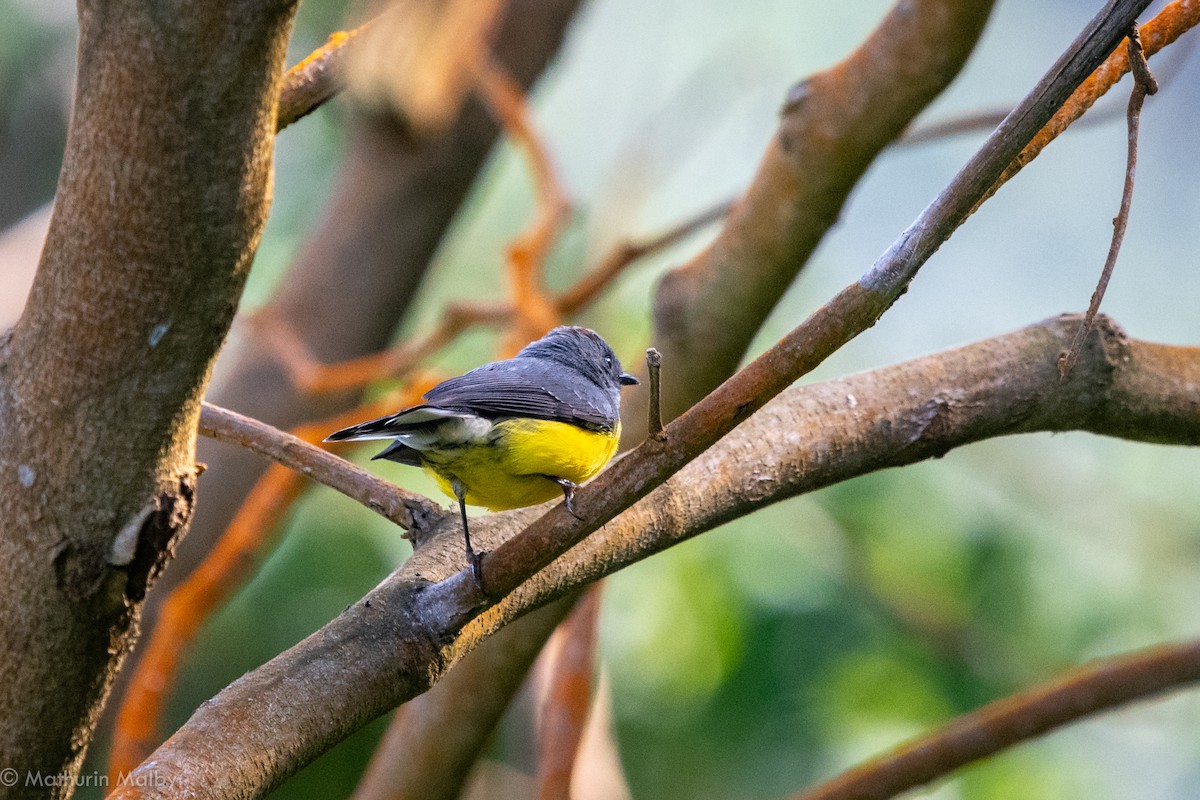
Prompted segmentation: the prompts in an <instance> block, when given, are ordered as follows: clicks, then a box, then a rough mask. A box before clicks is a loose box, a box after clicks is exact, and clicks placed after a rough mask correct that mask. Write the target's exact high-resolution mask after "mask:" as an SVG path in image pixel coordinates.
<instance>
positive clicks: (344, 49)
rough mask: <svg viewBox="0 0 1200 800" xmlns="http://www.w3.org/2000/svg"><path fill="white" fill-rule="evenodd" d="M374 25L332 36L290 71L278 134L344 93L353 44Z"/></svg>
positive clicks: (278, 116)
mask: <svg viewBox="0 0 1200 800" xmlns="http://www.w3.org/2000/svg"><path fill="white" fill-rule="evenodd" d="M374 23H375V20H371V21H370V22H367V23H365V24H364V25H361V26H359V27H357V28H355V29H354V30H352V31H336V32H334V33H331V34H330V35H329V39H328V40H327V41H326V42H325V44H323V45H321V46H320V47H319V48H317V49H316V50H314V51H313V52H312V53H310V54H309V55H308V56H306V57H305V58H304V60H302V61H301V62H300V63H299V64H297V65H296V66H294V67H292V68H291V69H289V70H288V71H287V74H286V75H284V76H283V88H282V89H281V90H280V93H279V111H278V112H277V114H276V120H275V130H276V131H281V130H283V129H284V128H286V127H287V126H288V125H291V124H292V123H293V122H295V121H296V120H298V119H300V118H301V117H304V116H307V115H308V114H311V113H312V112H313V111H315V110H317V108H319V107H320V106H321V105H322V104H323V103H325V102H326V101H327V100H329V99H330V98H331V97H333V96H334V95H336V94H337V93H338V92H340V91H341V90H342V86H343V85H344V84H345V77H344V75H343V74H342V70H343V68H344V65H345V63H346V57H347V55H348V54H349V52H350V50H349V45H350V43H351V42H352V41H354V39H355V38H356V37H358V36H359V35H361V34H362V33H363V32H364V31H366V30H367V29H368V28H370V27H371V26H372V25H373V24H374Z"/></svg>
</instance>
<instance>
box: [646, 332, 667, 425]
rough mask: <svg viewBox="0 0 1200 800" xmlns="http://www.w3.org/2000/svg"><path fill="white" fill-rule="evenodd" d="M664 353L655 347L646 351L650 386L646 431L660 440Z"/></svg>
mask: <svg viewBox="0 0 1200 800" xmlns="http://www.w3.org/2000/svg"><path fill="white" fill-rule="evenodd" d="M661 370H662V353H660V352H658V350H656V349H654V348H653V347H651V348H648V349H647V350H646V375H647V378H648V382H649V384H650V416H649V418H648V420H647V426H646V430H647V431H648V432H649V435H651V436H653V437H655V438H658V437H659V436H661V435H662V429H663V422H662V386H661V381H660V380H659V379H660V378H661V377H662V376H661V375H660V372H661Z"/></svg>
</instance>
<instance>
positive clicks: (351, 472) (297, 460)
mask: <svg viewBox="0 0 1200 800" xmlns="http://www.w3.org/2000/svg"><path fill="white" fill-rule="evenodd" d="M200 432H201V433H202V434H204V435H205V436H210V437H212V438H213V439H218V440H220V441H223V442H232V443H233V444H240V445H242V446H243V447H245V448H247V449H249V450H253V451H254V452H255V453H258V454H260V455H264V456H267V457H268V458H271V459H274V460H275V461H278V462H279V463H280V464H283V465H284V466H286V467H288V468H289V469H292V470H295V471H296V472H300V473H302V474H304V475H307V476H308V477H310V478H312V479H313V480H315V481H319V482H320V483H323V484H325V485H326V486H329V487H331V488H333V489H337V490H338V491H339V492H341V493H342V494H344V495H346V496H347V497H349V498H351V499H352V500H357V501H358V502H359V503H362V504H363V505H364V506H366V507H367V508H369V509H371V510H372V511H375V512H376V513H378V514H381V515H382V516H384V517H385V518H387V519H388V520H390V521H391V522H394V523H396V524H397V525H399V526H400V527H401V528H404V529H405V530H410V529H411V528H413V527H414V526H415V525H416V524H417V522H418V520H419V519H423V518H438V517H441V516H442V515H443V514H444V513H445V512H444V511H443V510H442V508H441V507H440V506H438V505H437V504H436V503H434V502H432V501H431V500H429V499H428V498H425V497H422V496H421V495H419V494H416V493H414V492H409V491H406V490H404V489H401V488H400V487H398V486H393V485H392V484H390V483H388V482H387V481H384V480H381V479H379V478H377V477H375V476H374V475H372V474H371V473H369V472H367V471H366V470H363V469H360V468H359V467H356V466H355V465H353V464H351V463H350V462H348V461H346V460H345V459H342V458H338V457H337V456H335V455H332V454H331V453H327V452H325V451H324V450H322V449H321V448H319V447H316V446H314V445H311V444H309V443H308V442H306V441H304V440H303V439H300V438H298V437H296V436H293V435H292V434H290V433H286V432H284V431H281V430H279V429H277V428H273V427H271V426H270V425H267V424H266V423H265V422H259V421H258V420H254V419H250V418H249V417H243V416H242V415H241V414H238V413H236V412H234V411H230V410H228V409H225V408H221V407H219V406H214V405H212V404H211V403H204V406H203V408H202V410H201V411H200Z"/></svg>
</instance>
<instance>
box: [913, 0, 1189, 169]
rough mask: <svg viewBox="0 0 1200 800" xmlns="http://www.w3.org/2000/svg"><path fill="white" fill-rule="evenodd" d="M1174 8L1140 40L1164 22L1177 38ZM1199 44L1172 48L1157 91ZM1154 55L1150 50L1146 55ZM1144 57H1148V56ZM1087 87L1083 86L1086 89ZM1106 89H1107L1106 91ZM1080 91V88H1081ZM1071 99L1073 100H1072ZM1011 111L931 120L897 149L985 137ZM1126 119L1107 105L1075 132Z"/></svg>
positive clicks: (1120, 109)
mask: <svg viewBox="0 0 1200 800" xmlns="http://www.w3.org/2000/svg"><path fill="white" fill-rule="evenodd" d="M1189 2H1190V3H1191V5H1193V6H1194V5H1195V3H1194V0H1189ZM1176 10H1177V9H1175V8H1174V7H1171V8H1168V9H1166V11H1165V12H1164V14H1160V15H1159V16H1157V17H1155V18H1154V19H1153V20H1151V21H1150V22H1148V23H1146V25H1145V27H1144V28H1143V31H1145V33H1143V34H1142V36H1143V37H1146V36H1150V35H1151V34H1152V33H1153V34H1155V35H1157V34H1158V33H1160V32H1164V31H1166V30H1167V24H1166V23H1167V22H1168V21H1170V22H1171V26H1170V27H1171V28H1172V29H1173V36H1178V35H1179V33H1181V32H1182V30H1180V28H1181V23H1184V22H1186V20H1185V19H1179V18H1176V19H1172V15H1171V12H1173V11H1176ZM1165 38H1166V36H1160V37H1159V46H1161V45H1162V40H1163V39H1165ZM1198 41H1200V40H1198V39H1196V38H1194V37H1193V38H1190V39H1188V40H1186V42H1183V43H1180V44H1179V45H1177V46H1175V47H1172V48H1171V51H1170V59H1169V60H1168V61H1166V62H1164V63H1161V64H1159V66H1158V71H1157V75H1156V78H1157V80H1158V85H1159V87H1160V88H1166V86H1167V85H1168V84H1170V83H1171V82H1172V81H1173V80H1175V78H1177V77H1179V74H1180V72H1182V71H1183V68H1184V67H1185V66H1186V65H1187V64H1188V62H1189V60H1190V58H1191V55H1192V53H1193V52H1195V50H1196V43H1197V42H1198ZM1152 52H1154V51H1153V50H1151V51H1149V53H1152ZM1149 53H1147V55H1149ZM1087 85H1088V84H1085V86H1087ZM1092 86H1093V88H1097V89H1099V88H1100V87H1099V86H1097V85H1096V84H1092ZM1106 88H1107V87H1106ZM1080 89H1081V91H1082V89H1083V87H1080ZM1073 99H1074V98H1073ZM1010 111H1012V108H1011V107H1005V108H996V109H992V110H987V111H973V112H968V113H966V114H963V115H961V116H955V117H948V118H945V119H939V120H932V121H930V122H927V123H923V124H921V125H916V126H913V127H912V128H910V129H909V130H907V131H905V133H904V135H903V136H901V137H900V138H899V139H897V140H896V143H895V146H896V147H915V146H919V145H924V144H930V143H932V142H938V141H942V140H944V139H947V138H950V137H953V136H958V135H961V134H967V133H987V132H988V131H990V130H991V129H992V128H995V127H996V126H997V125H999V124H1000V123H1001V122H1003V121H1004V118H1005V117H1006V116H1008V114H1009V112H1010ZM1124 116H1126V106H1125V105H1124V104H1122V103H1119V102H1118V103H1109V104H1107V105H1105V106H1104V107H1103V108H1092V109H1091V110H1090V111H1089V112H1088V114H1087V116H1084V117H1081V118H1080V119H1079V120H1077V121H1076V123H1075V125H1074V128H1075V129H1076V130H1079V129H1080V128H1092V127H1095V126H1098V125H1104V124H1107V123H1109V122H1111V121H1113V120H1115V119H1117V118H1119V117H1124Z"/></svg>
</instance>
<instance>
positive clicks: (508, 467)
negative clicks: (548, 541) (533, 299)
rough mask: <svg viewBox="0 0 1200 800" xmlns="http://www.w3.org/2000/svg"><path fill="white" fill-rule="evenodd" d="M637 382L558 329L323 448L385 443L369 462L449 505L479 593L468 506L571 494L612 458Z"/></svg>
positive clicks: (595, 338)
mask: <svg viewBox="0 0 1200 800" xmlns="http://www.w3.org/2000/svg"><path fill="white" fill-rule="evenodd" d="M637 382H638V380H637V378H635V377H634V376H632V375H630V374H629V373H627V372H623V371H622V369H621V362H620V361H618V360H617V356H616V354H614V353H613V350H612V348H611V347H609V345H608V343H607V342H605V341H604V339H603V338H601V337H600V335H599V334H598V333H596V332H595V331H593V330H591V329H589V328H583V327H579V326H569V325H561V326H559V327H556V328H554V329H553V330H551V331H550V332H549V333H547V334H546V335H545V336H543V337H542V338H541V339H538V340H537V341H535V342H531V343H530V344H528V345H526V346H525V347H524V348H522V349H521V351H520V352H518V353H517V355H516V356H514V357H513V358H510V359H505V360H503V361H493V362H492V363H490V364H484V365H483V366H481V367H476V368H475V369H473V370H471V371H470V372H467V373H464V374H463V375H459V376H458V377H455V378H450V379H448V380H445V381H442V382H441V383H439V384H438V385H437V386H434V387H433V388H432V389H430V390H429V391H428V392H426V393H425V394H424V395H423V396H422V399H423V400H424V401H425V402H423V403H421V404H420V405H415V406H412V407H409V408H404V409H401V410H400V411H397V412H396V413H394V414H389V415H387V416H384V417H379V418H378V419H373V420H368V421H367V422H361V423H359V424H357V425H351V426H350V427H348V428H343V429H342V430H339V431H336V432H334V433H331V434H330V435H329V436H328V437H326V439H325V441H327V442H345V441H360V440H368V439H381V440H382V439H392V440H393V441H392V443H391V444H389V445H388V446H387V447H385V448H384V449H383V450H382V451H380V452H379V453H377V454H376V455H375V456H373V457H372V459H371V460H373V461H374V460H377V459H386V460H388V461H394V462H396V463H399V464H408V465H411V466H415V467H422V468H424V470H425V471H426V472H427V473H429V475H430V476H432V477H433V479H434V481H435V482H436V483H437V485H438V487H439V488H440V489H441V490H442V492H444V493H445V494H446V495H447V496H448V497H452V498H454V499H455V500H457V501H458V509H459V514H460V515H461V517H462V525H463V539H464V541H465V543H466V552H467V562H468V563H469V564H470V567H471V570H472V574H473V576H474V578H475V581H476V583H477V584H479V585H480V586H482V568H481V554H480V553H478V552H476V551H475V550H474V549H473V548H472V546H471V531H470V525H469V523H468V522H467V506H468V505H475V506H483V507H484V508H487V509H488V510H489V511H502V510H506V509H512V508H523V507H525V506H531V505H536V504H538V503H542V502H545V501H547V500H550V499H553V498H554V497H556V496H558V495H559V494H560V493H561V494H562V496H563V500H564V504H565V505H566V508H567V511H568V512H570V513H571V514H572V515H575V516H578V515H576V514H575V508H574V505H573V503H572V500H573V497H574V492H575V489H576V487H577V486H578V485H579V484H580V483H583V482H584V481H586V480H587V479H588V478H591V477H592V476H593V475H595V474H596V473H598V472H599V471H600V470H601V469H603V468H604V466H605V465H606V464H607V463H608V462H609V461H610V460H611V459H612V457H613V454H614V453H616V450H617V440H618V438H619V437H620V435H621V416H620V411H621V389H622V387H625V386H631V385H634V384H636V383H637Z"/></svg>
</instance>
